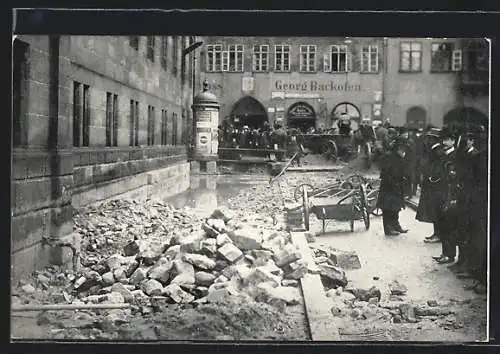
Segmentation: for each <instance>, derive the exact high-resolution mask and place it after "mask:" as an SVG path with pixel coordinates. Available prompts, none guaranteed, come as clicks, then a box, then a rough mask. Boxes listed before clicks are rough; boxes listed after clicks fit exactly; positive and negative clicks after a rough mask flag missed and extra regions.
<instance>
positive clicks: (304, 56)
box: [299, 45, 316, 72]
mask: <svg viewBox="0 0 500 354" xmlns="http://www.w3.org/2000/svg"><path fill="white" fill-rule="evenodd" d="M299 70H300V71H301V72H315V71H316V46H315V45H301V46H300V69H299Z"/></svg>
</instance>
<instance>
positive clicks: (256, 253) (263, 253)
mask: <svg viewBox="0 0 500 354" xmlns="http://www.w3.org/2000/svg"><path fill="white" fill-rule="evenodd" d="M252 255H253V257H254V258H255V261H254V265H255V266H256V267H259V266H263V265H266V264H267V262H269V260H271V259H272V256H273V253H272V252H271V251H267V250H253V251H252Z"/></svg>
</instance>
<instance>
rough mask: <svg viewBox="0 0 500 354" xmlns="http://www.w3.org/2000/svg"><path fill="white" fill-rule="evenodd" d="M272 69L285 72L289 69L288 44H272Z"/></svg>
mask: <svg viewBox="0 0 500 354" xmlns="http://www.w3.org/2000/svg"><path fill="white" fill-rule="evenodd" d="M274 71H277V72H287V71H290V46H289V45H276V46H274Z"/></svg>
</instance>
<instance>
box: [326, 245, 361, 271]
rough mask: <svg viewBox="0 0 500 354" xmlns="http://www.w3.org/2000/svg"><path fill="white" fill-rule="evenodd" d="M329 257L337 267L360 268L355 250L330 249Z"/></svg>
mask: <svg viewBox="0 0 500 354" xmlns="http://www.w3.org/2000/svg"><path fill="white" fill-rule="evenodd" d="M329 257H330V259H331V260H332V261H333V262H334V263H335V265H336V266H337V267H341V268H342V269H360V268H361V262H360V261H359V258H358V255H357V254H356V252H348V251H340V250H336V249H332V250H331V252H330V254H329Z"/></svg>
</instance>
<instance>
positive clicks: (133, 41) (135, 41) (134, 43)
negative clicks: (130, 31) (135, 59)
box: [128, 36, 140, 50]
mask: <svg viewBox="0 0 500 354" xmlns="http://www.w3.org/2000/svg"><path fill="white" fill-rule="evenodd" d="M139 38H140V37H139V36H129V37H128V43H129V45H130V46H131V47H132V48H134V49H135V50H139Z"/></svg>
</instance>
